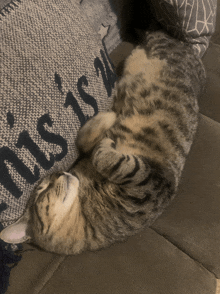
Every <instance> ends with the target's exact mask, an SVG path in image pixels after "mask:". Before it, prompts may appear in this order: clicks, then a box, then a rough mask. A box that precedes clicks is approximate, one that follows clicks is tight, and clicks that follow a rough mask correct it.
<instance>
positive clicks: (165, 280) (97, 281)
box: [7, 0, 220, 294]
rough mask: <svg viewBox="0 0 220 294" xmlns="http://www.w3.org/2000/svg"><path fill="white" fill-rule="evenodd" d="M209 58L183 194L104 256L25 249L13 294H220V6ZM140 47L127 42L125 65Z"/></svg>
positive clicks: (117, 54) (13, 277)
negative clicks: (136, 232) (72, 254)
mask: <svg viewBox="0 0 220 294" xmlns="http://www.w3.org/2000/svg"><path fill="white" fill-rule="evenodd" d="M218 4H219V5H218V14H217V24H216V32H215V34H214V35H213V36H212V38H211V42H210V46H209V48H208V50H207V52H206V54H205V56H204V57H203V62H204V64H205V67H206V70H207V84H206V88H205V90H204V93H203V95H202V96H201V97H200V100H199V105H200V116H199V127H198V131H197V134H196V137H195V141H194V143H193V146H192V149H191V152H190V155H189V157H188V159H187V162H186V166H185V169H184V173H183V176H182V181H181V184H180V187H179V191H178V194H177V196H176V198H175V199H174V201H173V202H172V204H171V205H170V206H169V207H168V208H167V209H166V211H165V212H164V213H163V214H162V215H161V216H160V217H159V218H158V219H157V220H156V222H155V223H154V224H153V225H152V226H151V227H150V228H146V229H145V230H143V231H142V232H141V233H139V234H138V235H136V236H133V237H131V238H129V239H128V240H127V241H126V242H125V243H120V244H116V245H114V246H111V247H110V248H108V249H105V250H101V251H99V252H85V253H83V254H81V255H78V256H59V255H56V254H52V253H47V252H43V251H41V250H39V249H36V248H33V247H31V246H30V245H28V244H24V245H23V248H24V250H25V252H24V253H23V254H22V259H21V261H19V263H18V265H17V266H15V267H14V268H13V269H12V270H11V274H10V279H9V287H8V290H7V293H8V294H21V293H22V294H37V293H39V294H61V293H62V294H64V293H65V294H70V293H74V294H145V293H146V294H215V293H216V290H217V282H218V280H217V279H220V1H219V0H218ZM131 49H132V45H131V44H129V43H121V44H120V45H119V46H118V47H117V48H116V49H115V50H114V51H113V52H112V53H111V55H110V57H111V58H112V61H113V62H114V64H115V65H117V64H118V63H119V62H120V61H121V60H122V59H123V58H124V57H125V56H126V55H127V54H129V52H130V50H131Z"/></svg>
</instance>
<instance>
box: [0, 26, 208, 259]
mask: <svg viewBox="0 0 220 294" xmlns="http://www.w3.org/2000/svg"><path fill="white" fill-rule="evenodd" d="M204 81H205V71H204V68H203V65H202V62H201V61H200V59H199V58H198V57H196V56H195V55H194V53H193V49H192V48H191V46H189V45H187V44H185V43H183V42H181V41H178V40H175V39H173V38H171V37H170V36H168V35H167V34H166V33H164V32H163V31H157V32H150V33H147V35H146V38H145V41H144V42H143V44H142V45H139V46H137V47H136V48H135V49H134V50H133V51H132V53H131V54H130V56H129V57H128V58H127V59H126V61H125V63H124V68H123V72H122V76H121V77H120V78H119V80H118V82H117V88H116V95H115V97H114V100H113V107H112V109H111V111H109V112H105V113H99V114H97V115H96V116H95V117H93V118H92V119H90V120H89V121H87V123H86V124H85V125H84V126H83V127H82V128H81V130H80V131H79V134H78V138H77V141H76V144H77V146H78V149H79V151H80V154H81V155H80V157H79V158H78V160H77V161H76V162H75V163H74V164H73V166H72V168H71V169H70V170H69V172H59V173H55V174H52V175H50V176H48V177H46V178H45V179H43V181H42V182H41V183H40V184H39V186H38V187H37V188H36V189H35V191H34V193H33V195H32V200H31V202H30V203H29V205H28V208H27V209H26V212H25V214H24V215H23V216H22V217H21V218H20V219H19V220H18V221H17V222H16V223H15V224H13V225H11V226H9V227H7V228H6V229H5V230H3V232H2V234H1V236H0V237H1V238H2V239H3V240H5V241H6V242H9V243H20V242H23V241H25V240H28V239H31V241H32V242H33V243H35V244H37V245H38V246H39V247H41V248H43V249H45V250H47V251H51V252H56V253H60V254H78V253H80V252H82V251H84V250H98V249H100V248H103V247H107V246H109V245H111V244H112V243H115V242H117V241H122V240H125V239H126V238H127V237H128V236H130V235H133V234H135V233H137V232H139V231H140V230H141V229H143V228H144V227H145V226H149V225H150V224H152V222H153V221H154V220H155V219H156V218H157V217H158V216H159V215H160V214H161V213H162V211H163V210H164V208H165V207H166V206H167V205H168V204H169V203H170V201H171V200H172V199H173V198H174V195H175V194H176V191H177V187H178V184H179V181H180V177H181V173H182V170H183V167H184V163H185V160H186V157H187V155H188V153H189V150H190V147H191V144H192V142H193V137H194V134H195V132H196V128H197V115H198V104H197V97H198V95H199V93H200V91H201V89H202V87H203V85H204Z"/></svg>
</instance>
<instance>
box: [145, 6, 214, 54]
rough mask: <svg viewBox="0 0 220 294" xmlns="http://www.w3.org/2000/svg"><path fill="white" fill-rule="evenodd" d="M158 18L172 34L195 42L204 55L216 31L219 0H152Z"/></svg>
mask: <svg viewBox="0 0 220 294" xmlns="http://www.w3.org/2000/svg"><path fill="white" fill-rule="evenodd" d="M151 3H152V6H153V8H154V12H155V15H156V19H157V20H158V22H159V23H160V24H161V25H162V26H163V27H165V28H166V29H167V31H168V32H169V33H171V35H173V36H174V37H178V38H184V39H185V40H186V41H187V42H189V43H192V44H194V45H193V47H194V49H195V52H196V53H197V54H198V55H200V57H202V56H203V54H204V53H205V51H206V49H207V48H208V45H209V39H210V37H211V36H212V34H213V33H214V30H215V22H216V11H217V10H216V9H217V0H151Z"/></svg>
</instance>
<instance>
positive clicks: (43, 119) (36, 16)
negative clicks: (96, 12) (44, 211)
mask: <svg viewBox="0 0 220 294" xmlns="http://www.w3.org/2000/svg"><path fill="white" fill-rule="evenodd" d="M64 4H65V5H64ZM0 17H1V26H0V36H1V37H0V38H1V41H0V51H1V53H2V57H3V58H2V64H1V67H0V71H1V72H0V74H1V87H0V101H1V109H0V110H1V111H0V222H1V223H2V224H3V226H6V225H8V224H9V223H11V222H13V221H15V220H16V219H17V218H18V217H20V216H21V215H22V213H23V211H24V208H25V206H26V203H27V201H28V199H29V197H30V193H31V191H32V189H33V188H34V186H35V185H36V183H37V182H38V181H39V180H40V179H41V178H42V177H44V176H45V175H46V174H47V173H52V172H54V171H56V170H67V169H68V168H69V167H70V165H71V164H72V163H73V161H74V159H75V158H76V156H77V151H76V149H75V144H74V140H75V138H76V135H77V131H78V129H79V127H80V126H82V125H83V124H84V123H85V121H86V120H87V119H88V118H89V117H91V116H93V115H94V114H96V113H97V112H98V111H102V110H106V109H108V107H109V105H110V103H111V94H112V89H113V87H114V82H115V78H116V76H115V74H114V72H113V69H112V65H111V62H110V60H109V58H108V55H107V54H106V50H105V48H104V46H103V44H102V40H101V38H100V36H99V35H98V34H97V33H96V32H95V31H94V30H93V28H92V27H91V26H90V24H89V22H88V19H87V17H86V16H85V14H84V13H82V12H81V9H80V6H79V3H76V2H75V1H74V0H72V1H71V0H66V1H64V2H62V1H56V0H52V1H39V0H31V1H27V0H23V1H18V0H15V1H12V2H10V3H9V4H8V5H7V6H5V7H4V8H3V9H2V10H1V14H0Z"/></svg>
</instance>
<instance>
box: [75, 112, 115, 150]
mask: <svg viewBox="0 0 220 294" xmlns="http://www.w3.org/2000/svg"><path fill="white" fill-rule="evenodd" d="M115 121H116V114H115V112H113V111H111V112H99V113H98V114H97V115H96V116H94V117H92V118H91V119H90V120H88V121H87V122H86V123H85V125H84V126H83V127H82V128H81V129H80V130H79V133H78V136H77V139H76V145H77V148H78V149H79V150H80V151H81V152H83V153H87V152H89V151H91V150H92V149H93V148H94V146H95V145H96V144H97V143H98V142H99V141H100V140H101V139H102V138H103V136H104V134H105V132H106V131H107V130H108V129H110V128H111V127H112V126H113V125H114V123H115Z"/></svg>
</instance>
